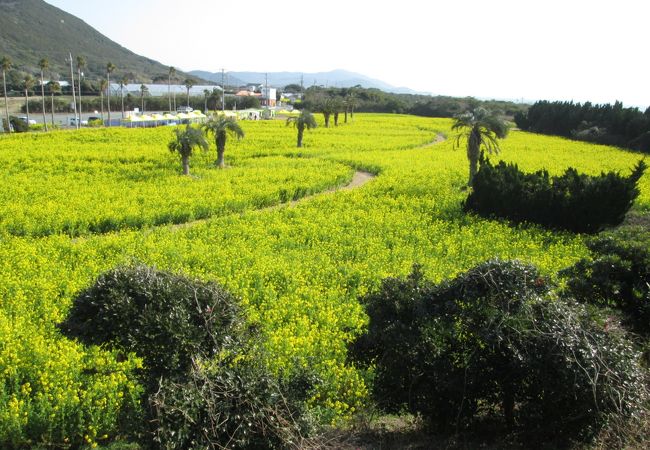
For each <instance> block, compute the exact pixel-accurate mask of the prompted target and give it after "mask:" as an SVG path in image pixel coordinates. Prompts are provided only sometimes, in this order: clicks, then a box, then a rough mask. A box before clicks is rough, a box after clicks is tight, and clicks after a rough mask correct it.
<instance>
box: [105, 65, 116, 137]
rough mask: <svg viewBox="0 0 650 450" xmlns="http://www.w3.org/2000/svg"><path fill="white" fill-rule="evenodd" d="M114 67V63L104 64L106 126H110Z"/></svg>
mask: <svg viewBox="0 0 650 450" xmlns="http://www.w3.org/2000/svg"><path fill="white" fill-rule="evenodd" d="M115 69H116V67H115V64H113V63H112V62H109V63H108V64H106V82H107V83H106V84H107V88H106V89H107V90H106V106H107V108H108V126H109V127H110V126H111V74H112V73H113V71H114V70H115Z"/></svg>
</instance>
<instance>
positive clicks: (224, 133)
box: [203, 115, 244, 168]
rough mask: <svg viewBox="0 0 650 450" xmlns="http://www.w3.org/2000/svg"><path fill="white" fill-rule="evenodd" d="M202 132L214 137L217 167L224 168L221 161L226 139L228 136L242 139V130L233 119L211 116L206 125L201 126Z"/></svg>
mask: <svg viewBox="0 0 650 450" xmlns="http://www.w3.org/2000/svg"><path fill="white" fill-rule="evenodd" d="M203 130H205V132H206V133H212V134H213V135H214V141H215V144H216V145H217V163H216V164H217V167H220V168H223V167H224V166H225V164H224V161H223V154H224V153H225V151H226V139H227V138H228V134H231V135H233V136H235V137H236V138H237V139H242V138H243V137H244V130H242V128H241V127H240V126H239V124H238V123H237V121H236V120H235V118H234V117H226V116H223V115H215V116H213V117H212V118H211V119H210V120H209V121H208V122H207V123H206V124H204V125H203Z"/></svg>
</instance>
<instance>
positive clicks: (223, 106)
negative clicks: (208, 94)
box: [221, 69, 226, 112]
mask: <svg viewBox="0 0 650 450" xmlns="http://www.w3.org/2000/svg"><path fill="white" fill-rule="evenodd" d="M225 76H226V69H221V112H225V111H226V83H225V82H224V81H225Z"/></svg>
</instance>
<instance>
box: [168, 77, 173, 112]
mask: <svg viewBox="0 0 650 450" xmlns="http://www.w3.org/2000/svg"><path fill="white" fill-rule="evenodd" d="M167 100H169V111H171V110H172V76H171V74H170V75H169V79H168V80H167Z"/></svg>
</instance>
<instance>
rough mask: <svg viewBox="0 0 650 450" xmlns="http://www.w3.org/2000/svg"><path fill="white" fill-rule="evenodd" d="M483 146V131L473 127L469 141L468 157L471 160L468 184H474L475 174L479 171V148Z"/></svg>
mask: <svg viewBox="0 0 650 450" xmlns="http://www.w3.org/2000/svg"><path fill="white" fill-rule="evenodd" d="M480 146H481V132H480V130H478V129H474V128H473V129H472V131H471V132H470V135H469V140H468V141H467V159H468V160H469V180H468V181H467V185H468V186H472V183H473V182H474V176H475V175H476V172H478V158H479V156H480V155H479V149H480Z"/></svg>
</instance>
